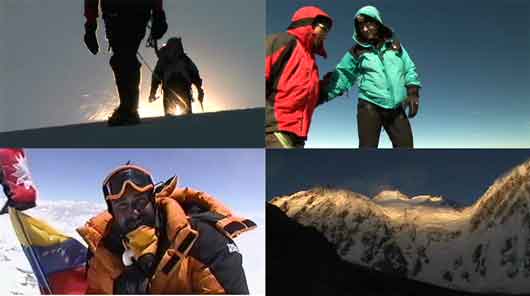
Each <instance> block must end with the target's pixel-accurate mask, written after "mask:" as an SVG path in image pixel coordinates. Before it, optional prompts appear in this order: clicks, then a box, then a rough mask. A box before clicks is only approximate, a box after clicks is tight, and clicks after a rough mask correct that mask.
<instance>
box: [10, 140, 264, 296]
mask: <svg viewBox="0 0 530 296" xmlns="http://www.w3.org/2000/svg"><path fill="white" fill-rule="evenodd" d="M0 181H1V185H2V187H3V192H4V193H5V199H4V197H2V199H4V201H3V205H0V206H2V208H1V215H0V223H1V225H3V228H2V231H0V274H1V275H2V276H1V278H0V294H2V295H8V294H13V295H24V294H39V293H43V294H87V293H92V294H94V293H95V294H198V293H201V294H204V293H207V294H213V293H215V294H219V293H220V294H249V293H250V294H254V295H256V294H261V295H264V294H265V221H264V219H265V218H264V217H265V214H264V201H265V151H264V150H263V149H70V150H68V149H18V148H17V149H15V148H0Z"/></svg>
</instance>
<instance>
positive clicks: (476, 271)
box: [271, 161, 530, 294]
mask: <svg viewBox="0 0 530 296" xmlns="http://www.w3.org/2000/svg"><path fill="white" fill-rule="evenodd" d="M271 203H272V204H273V205H275V206H277V207H279V208H280V209H281V210H282V211H284V212H285V213H286V214H287V216H289V217H291V218H292V219H294V220H296V221H297V222H298V223H300V224H302V225H306V226H312V227H315V228H316V229H317V230H318V231H319V232H320V233H322V234H323V235H324V236H325V237H326V239H327V240H328V241H330V242H331V243H333V244H334V245H335V246H336V249H337V253H338V254H339V255H340V256H341V258H343V259H344V260H346V261H349V262H352V263H355V264H361V265H364V266H368V267H370V268H373V269H375V270H379V271H385V272H393V273H397V274H400V275H403V276H406V277H409V278H411V279H416V280H420V281H424V282H428V283H432V284H436V285H439V286H443V287H448V288H451V289H457V290H463V291H469V292H484V293H508V294H520V293H530V161H528V162H526V163H523V164H521V165H520V166H518V167H516V168H514V169H513V170H512V171H511V172H509V173H508V174H506V175H505V176H503V177H502V178H499V179H498V180H497V181H495V182H494V184H493V185H491V186H490V188H489V189H488V190H487V191H486V192H485V193H484V194H483V196H482V197H481V198H479V199H478V200H477V202H476V203H475V204H474V205H472V206H470V207H467V208H455V207H452V206H451V204H450V203H448V202H446V201H445V200H444V199H443V198H442V197H439V196H430V195H422V196H416V197H408V196H406V195H404V194H402V193H400V192H398V191H383V192H381V193H380V194H378V195H377V196H375V197H374V198H368V197H366V196H364V195H362V194H358V193H355V192H351V191H348V190H341V189H333V188H313V189H310V190H308V191H302V192H298V193H295V194H292V195H289V196H281V197H277V198H275V199H274V200H273V201H271Z"/></svg>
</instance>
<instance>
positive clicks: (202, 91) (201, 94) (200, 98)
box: [197, 87, 204, 103]
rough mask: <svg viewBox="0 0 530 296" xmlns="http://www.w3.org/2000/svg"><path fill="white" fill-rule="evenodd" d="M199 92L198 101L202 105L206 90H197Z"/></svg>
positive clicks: (200, 88)
mask: <svg viewBox="0 0 530 296" xmlns="http://www.w3.org/2000/svg"><path fill="white" fill-rule="evenodd" d="M197 91H198V93H199V95H198V98H197V100H199V102H201V103H202V101H203V100H204V89H202V87H199V88H197Z"/></svg>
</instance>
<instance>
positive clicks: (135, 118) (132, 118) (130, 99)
mask: <svg viewBox="0 0 530 296" xmlns="http://www.w3.org/2000/svg"><path fill="white" fill-rule="evenodd" d="M133 61H135V63H134V64H133V65H128V64H125V65H124V64H123V63H113V61H112V59H111V66H112V70H113V72H114V77H115V80H116V87H117V89H118V95H119V98H120V105H119V107H118V108H116V109H115V110H114V113H113V114H112V116H111V117H110V118H109V120H108V125H109V126H119V125H132V124H139V123H140V115H139V114H138V101H139V96H140V91H139V89H138V87H139V85H140V63H139V62H138V60H136V58H135V59H134V60H133Z"/></svg>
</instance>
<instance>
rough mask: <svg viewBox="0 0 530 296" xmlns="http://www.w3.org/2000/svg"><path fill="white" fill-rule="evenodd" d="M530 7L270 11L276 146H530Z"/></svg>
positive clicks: (330, 4)
mask: <svg viewBox="0 0 530 296" xmlns="http://www.w3.org/2000/svg"><path fill="white" fill-rule="evenodd" d="M529 19H530V1H523V0H507V1H503V2H502V4H501V2H498V1H480V0H471V1H469V0H467V1H454V0H451V1H415V0H414V1H413V0H405V1H391V0H379V1H377V0H376V1H347V0H335V1H324V0H320V1H283V0H268V1H267V37H266V57H265V76H266V124H265V126H266V132H265V141H266V146H267V148H357V147H360V148H391V147H394V148H529V147H530V95H529V87H530V21H529Z"/></svg>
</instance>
